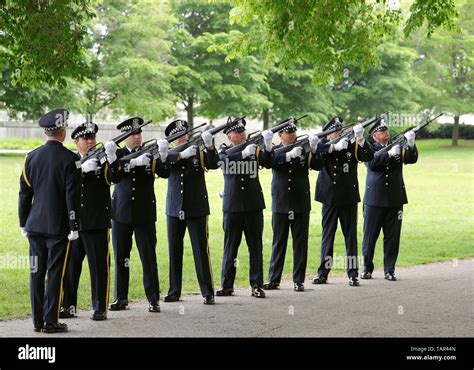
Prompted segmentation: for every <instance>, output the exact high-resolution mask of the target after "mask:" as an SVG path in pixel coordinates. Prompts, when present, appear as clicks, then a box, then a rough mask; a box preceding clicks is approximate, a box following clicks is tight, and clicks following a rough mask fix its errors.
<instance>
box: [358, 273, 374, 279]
mask: <svg viewBox="0 0 474 370" xmlns="http://www.w3.org/2000/svg"><path fill="white" fill-rule="evenodd" d="M360 278H361V279H364V280H368V279H372V274H371V273H370V272H363V273H362V275H361V277H360Z"/></svg>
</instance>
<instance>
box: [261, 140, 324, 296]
mask: <svg viewBox="0 0 474 370" xmlns="http://www.w3.org/2000/svg"><path fill="white" fill-rule="evenodd" d="M289 132H292V131H289ZM282 146H283V145H282V144H279V145H277V146H275V149H278V148H280V147H282ZM317 160H320V159H313V154H312V153H311V151H309V152H307V153H304V152H303V155H302V156H301V157H299V158H293V159H291V160H290V161H289V162H288V161H287V160H286V153H282V154H278V155H275V157H274V159H273V163H272V169H273V178H272V212H273V214H272V227H273V246H272V257H271V260H270V269H269V272H268V281H269V284H268V285H271V284H272V283H273V284H274V285H278V284H279V283H280V281H281V276H282V273H283V266H284V264H285V254H286V248H287V244H288V235H289V230H290V227H291V233H292V237H293V282H294V283H295V284H298V285H299V284H303V283H304V278H305V275H306V264H307V259H308V230H309V214H310V211H311V195H310V194H311V191H310V186H309V179H308V175H309V168H312V169H316V168H317V166H316V162H317ZM319 167H321V164H320V166H319ZM266 289H267V288H266Z"/></svg>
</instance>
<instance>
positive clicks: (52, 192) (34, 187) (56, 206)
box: [18, 109, 81, 331]
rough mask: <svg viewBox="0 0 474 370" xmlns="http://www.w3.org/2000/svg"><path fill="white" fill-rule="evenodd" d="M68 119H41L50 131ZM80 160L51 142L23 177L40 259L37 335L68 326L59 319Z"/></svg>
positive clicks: (33, 248)
mask: <svg viewBox="0 0 474 370" xmlns="http://www.w3.org/2000/svg"><path fill="white" fill-rule="evenodd" d="M59 115H62V116H63V117H64V118H63V119H64V121H63V122H62V123H61V122H60V121H61V120H59V121H58V120H57V117H58V116H59ZM67 115H68V113H67V111H66V110H63V109H59V110H55V111H52V112H49V113H48V114H46V115H45V116H43V117H42V118H41V120H40V125H41V126H42V127H44V128H45V129H46V130H56V129H58V128H60V127H65V126H66V122H65V120H66V119H67ZM76 161H77V156H76V155H75V154H74V153H73V152H71V151H70V150H69V149H66V148H65V147H64V146H63V144H62V143H61V142H60V141H57V140H48V141H47V142H46V143H45V144H44V145H42V146H40V147H39V148H37V149H35V150H33V151H32V152H30V153H29V154H28V155H27V156H26V159H25V164H24V167H23V171H22V174H21V176H20V192H19V203H18V214H19V220H20V227H22V228H24V229H25V231H27V233H28V241H29V244H30V259H32V258H34V259H37V263H36V266H37V270H36V271H33V270H32V271H31V273H30V292H31V306H32V312H33V323H34V326H35V330H37V331H39V330H41V329H42V328H43V326H44V325H45V324H46V326H45V330H46V329H48V328H53V329H55V328H58V329H61V330H58V331H64V330H67V326H65V325H64V324H58V318H59V309H60V302H61V299H62V297H61V296H62V283H63V275H64V270H65V268H66V262H67V258H68V252H69V249H70V248H69V246H70V241H69V240H68V234H69V233H70V232H71V231H77V230H78V226H79V225H78V222H77V215H78V211H79V209H78V204H79V197H80V186H81V177H80V176H81V172H80V170H79V169H78V166H77V164H76ZM46 274H47V279H46V284H45V278H46ZM61 325H63V327H62V328H59V326H61Z"/></svg>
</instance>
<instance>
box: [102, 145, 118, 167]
mask: <svg viewBox="0 0 474 370" xmlns="http://www.w3.org/2000/svg"><path fill="white" fill-rule="evenodd" d="M104 148H105V155H106V156H107V161H108V162H109V163H110V164H112V163H114V162H115V161H116V160H117V155H116V154H115V152H116V151H117V144H115V143H114V142H113V141H112V140H110V141H107V142H106V143H105V145H104Z"/></svg>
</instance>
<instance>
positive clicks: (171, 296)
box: [163, 294, 179, 302]
mask: <svg viewBox="0 0 474 370" xmlns="http://www.w3.org/2000/svg"><path fill="white" fill-rule="evenodd" d="M163 301H164V302H178V301H179V295H174V294H168V295H167V296H165V298H163Z"/></svg>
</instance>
